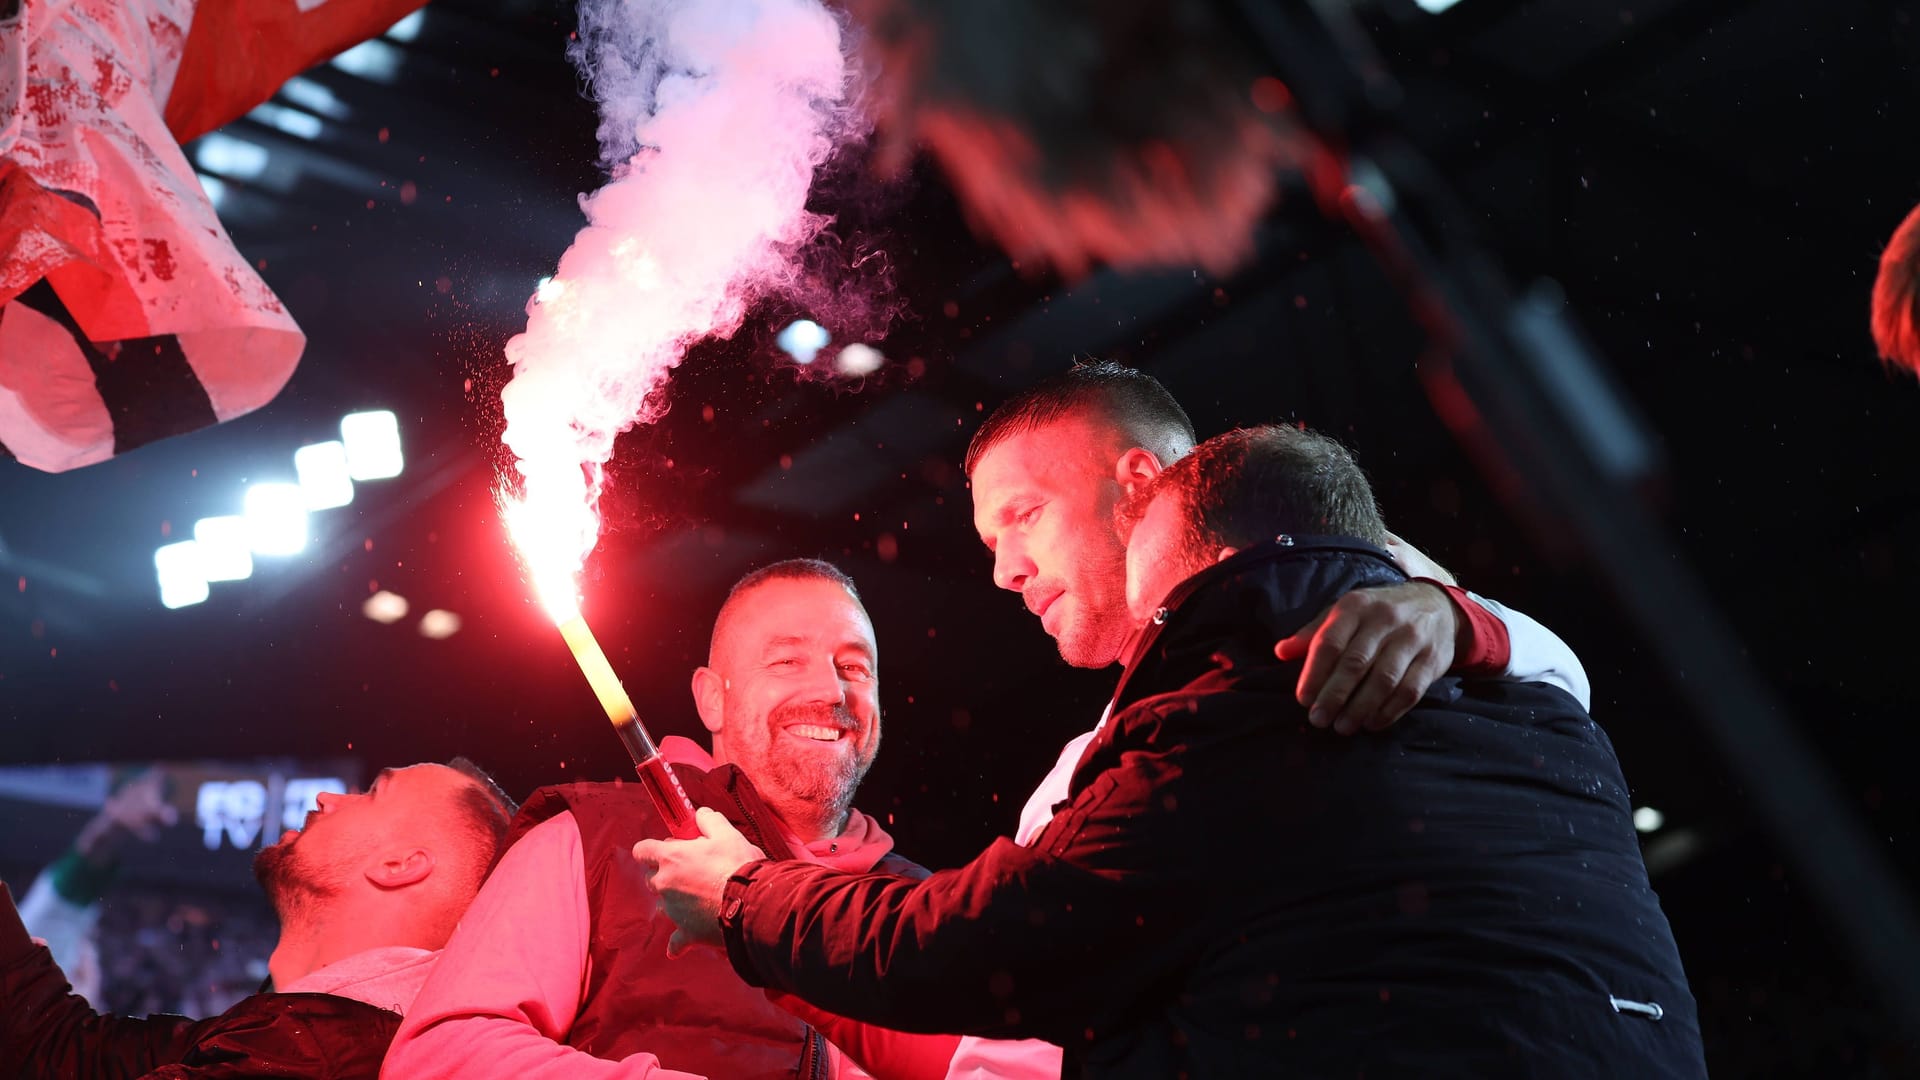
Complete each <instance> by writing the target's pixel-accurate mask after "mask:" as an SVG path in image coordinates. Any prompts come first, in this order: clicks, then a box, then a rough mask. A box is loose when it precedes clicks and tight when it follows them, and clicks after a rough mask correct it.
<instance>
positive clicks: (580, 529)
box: [501, 0, 861, 618]
mask: <svg viewBox="0 0 1920 1080" xmlns="http://www.w3.org/2000/svg"><path fill="white" fill-rule="evenodd" d="M841 37H842V30H841V26H840V24H839V22H838V20H837V19H836V18H835V17H834V16H833V15H832V14H830V13H829V12H828V11H827V10H826V9H825V8H824V7H822V6H821V5H820V4H818V3H814V2H812V0H582V2H581V4H580V13H579V35H578V40H577V41H576V42H575V44H574V45H573V46H572V48H571V49H570V50H569V52H570V55H571V57H572V59H573V60H574V62H575V63H576V65H578V66H579V67H580V69H581V71H582V72H583V74H584V75H585V76H586V78H587V81H588V83H589V85H590V86H591V88H592V91H593V94H594V97H595V98H596V99H597V100H598V102H599V105H600V116H601V124H600V132H599V134H600V145H601V154H602V158H603V161H604V164H605V165H606V166H607V167H608V169H609V171H610V172H611V174H612V177H613V179H612V180H611V182H609V183H608V184H607V185H606V186H605V187H603V188H601V189H600V190H598V191H596V192H594V193H592V194H591V195H587V196H584V197H583V198H582V199H581V200H580V205H581V209H582V210H583V211H585V213H586V217H587V220H588V225H587V227H586V228H584V229H582V230H581V231H580V232H579V234H578V235H577V236H575V237H574V241H573V245H572V246H571V247H570V248H568V249H567V251H566V253H565V254H564V255H562V256H561V258H560V265H559V269H558V271H557V272H556V273H555V274H554V276H553V277H552V278H551V279H550V280H548V281H546V282H544V283H542V285H541V287H540V289H539V290H538V292H536V293H535V295H534V297H533V298H532V299H531V300H530V301H529V302H528V305H527V316H528V317H527V329H526V332H525V333H523V334H520V335H518V336H517V337H515V338H514V339H513V340H512V341H510V342H508V343H507V358H508V360H509V361H511V362H512V364H513V378H512V380H511V381H510V382H509V383H508V384H507V386H506V388H505V389H504V390H503V391H502V392H501V401H502V405H503V411H504V413H505V416H506V425H507V426H506V432H505V434H504V436H503V440H504V441H505V443H506V445H507V447H508V449H509V450H511V451H512V453H513V456H514V458H515V463H514V471H513V473H512V474H510V475H509V476H508V477H507V478H506V481H505V483H504V484H503V488H502V493H501V499H502V505H503V509H504V511H505V513H506V515H507V521H508V526H509V528H510V530H511V532H512V533H513V537H514V540H515V542H516V543H517V544H518V545H519V546H520V549H521V553H522V555H523V556H524V557H525V558H526V560H527V563H528V565H529V566H530V567H531V568H532V572H533V574H534V576H535V578H536V585H537V586H538V587H539V589H540V592H541V594H542V599H543V601H544V602H545V603H546V605H547V607H548V608H549V610H550V611H551V612H553V613H555V615H556V618H558V617H561V615H563V614H564V613H565V612H567V611H568V610H569V609H571V607H572V606H573V604H574V599H575V598H574V585H573V578H574V575H575V574H576V573H577V571H578V570H579V567H580V564H581V562H582V560H584V559H585V557H586V555H587V553H588V552H589V551H591V550H592V548H593V545H594V542H595V540H596V539H597V536H598V532H599V516H598V512H597V509H596V505H597V500H598V497H599V493H600V487H601V482H602V467H603V466H604V465H605V463H606V461H607V460H608V458H609V457H611V455H612V453H613V443H614V437H615V436H616V435H618V434H619V433H620V432H622V431H625V430H626V429H628V428H630V427H632V426H633V425H635V424H637V423H644V422H648V421H651V420H652V419H654V418H655V417H656V416H657V415H658V413H659V410H660V409H661V408H662V402H661V400H660V398H659V391H660V390H661V389H662V388H663V387H664V385H665V383H666V380H667V376H668V374H669V372H670V371H671V370H672V369H673V367H674V365H676V364H678V363H679V362H680V359H681V357H682V356H683V355H684V354H685V352H686V349H687V347H688V346H690V345H692V344H694V343H695V342H697V341H699V340H701V339H703V338H707V337H728V336H731V335H732V334H733V333H734V331H736V330H737V329H739V326H740V323H741V319H742V317H743V316H744V314H745V312H746V310H747V307H748V305H749V304H750V303H751V302H752V301H753V300H754V299H755V298H756V297H758V296H761V295H763V294H765V293H766V292H768V291H771V290H776V289H779V288H781V287H782V286H783V285H784V284H785V283H786V282H787V281H788V280H789V279H791V278H792V277H793V276H794V275H795V274H796V272H797V271H796V259H797V256H798V254H799V250H800V249H801V248H802V246H804V245H805V244H806V243H807V242H808V241H809V240H811V239H812V238H813V237H814V235H815V234H816V233H817V232H818V231H819V230H820V228H821V227H822V225H823V224H825V221H826V219H825V218H823V217H821V216H820V215H817V214H812V213H809V212H808V211H807V210H806V198H807V191H808V188H809V186H810V185H811V183H812V181H813V176H814V172H815V170H816V169H817V168H819V167H820V166H821V165H822V164H823V163H824V162H825V161H826V160H827V159H828V158H829V157H830V156H831V155H832V154H833V152H834V150H835V149H836V147H837V146H838V145H840V144H841V143H843V142H845V141H846V140H847V139H849V138H851V137H854V136H857V135H858V134H859V133H860V130H861V124H860V121H859V117H858V113H857V110H856V109H854V108H853V107H852V105H851V100H852V95H851V93H850V87H849V65H848V63H847V62H846V59H845V56H844V53H843V46H842V40H841Z"/></svg>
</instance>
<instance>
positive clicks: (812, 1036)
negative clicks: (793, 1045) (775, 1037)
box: [794, 1024, 827, 1080]
mask: <svg viewBox="0 0 1920 1080" xmlns="http://www.w3.org/2000/svg"><path fill="white" fill-rule="evenodd" d="M802 1027H803V1028H804V1029H805V1031H806V1033H807V1043H806V1045H805V1046H804V1047H802V1048H801V1049H800V1068H799V1070H798V1071H797V1072H795V1073H794V1075H795V1076H798V1077H799V1078H800V1080H827V1037H826V1036H825V1035H822V1034H820V1033H819V1032H818V1031H815V1030H814V1029H813V1025H812V1024H805V1025H802Z"/></svg>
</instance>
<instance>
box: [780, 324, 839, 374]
mask: <svg viewBox="0 0 1920 1080" xmlns="http://www.w3.org/2000/svg"><path fill="white" fill-rule="evenodd" d="M832 340H833V335H831V334H829V333H827V328H826V327H824V326H821V325H820V324H819V323H817V322H814V321H813V320H812V319H795V320H794V321H792V322H790V323H788V324H787V328H786V329H785V330H782V331H780V333H779V336H777V337H775V338H774V339H773V343H774V344H776V345H778V346H780V351H782V352H784V353H786V354H787V355H788V356H791V357H793V362H794V363H796V364H811V363H813V358H814V357H816V356H818V355H820V350H821V349H824V348H826V347H827V342H829V341H832Z"/></svg>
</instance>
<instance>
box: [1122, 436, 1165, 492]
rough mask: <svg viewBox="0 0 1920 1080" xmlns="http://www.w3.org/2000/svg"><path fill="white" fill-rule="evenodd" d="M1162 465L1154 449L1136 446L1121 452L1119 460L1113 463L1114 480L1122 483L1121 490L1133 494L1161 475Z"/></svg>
mask: <svg viewBox="0 0 1920 1080" xmlns="http://www.w3.org/2000/svg"><path fill="white" fill-rule="evenodd" d="M1161 467H1162V466H1161V464H1160V459H1159V458H1157V457H1155V456H1154V455H1153V451H1151V450H1147V449H1145V448H1143V447H1138V446H1136V447H1134V448H1133V449H1131V450H1128V451H1127V452H1126V453H1124V454H1121V455H1120V458H1119V460H1117V461H1115V462H1114V463H1113V480H1114V483H1116V484H1119V485H1120V490H1122V491H1124V492H1126V493H1127V494H1128V495H1132V494H1134V493H1136V492H1138V491H1141V490H1143V489H1144V488H1145V487H1146V486H1147V485H1148V484H1151V483H1153V478H1154V477H1156V476H1159V475H1160V469H1161Z"/></svg>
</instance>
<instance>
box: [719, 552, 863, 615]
mask: <svg viewBox="0 0 1920 1080" xmlns="http://www.w3.org/2000/svg"><path fill="white" fill-rule="evenodd" d="M807 578H818V579H820V580H822V581H831V582H833V583H834V584H835V585H838V586H840V587H841V588H843V589H845V590H847V591H848V592H850V593H852V594H853V598H854V599H855V600H858V599H860V590H859V589H856V588H854V586H853V579H852V578H850V577H848V576H847V572H846V571H845V570H842V569H840V568H839V567H837V566H835V565H833V564H832V563H830V562H828V561H826V560H825V559H782V560H780V561H779V562H777V563H768V564H767V565H765V566H763V567H761V568H759V569H758V570H749V571H747V572H746V573H745V574H743V575H741V577H740V580H739V581H736V582H734V583H733V588H731V589H728V590H727V600H726V603H724V604H721V605H720V610H721V611H725V610H726V609H727V604H731V603H733V598H734V597H736V596H739V595H740V594H741V593H744V592H746V591H748V590H750V589H753V588H756V587H758V586H760V585H763V584H765V583H767V582H769V581H795V580H805V579H807Z"/></svg>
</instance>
